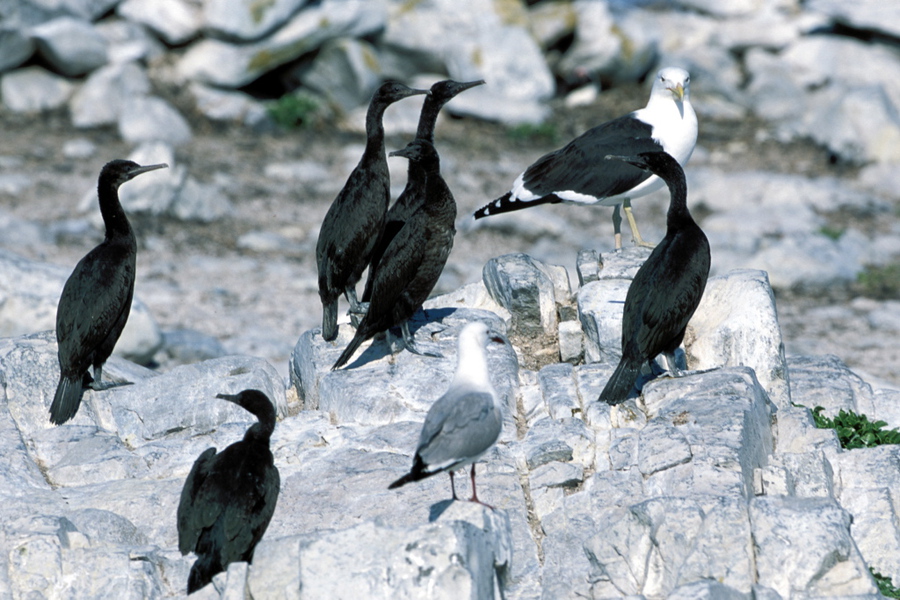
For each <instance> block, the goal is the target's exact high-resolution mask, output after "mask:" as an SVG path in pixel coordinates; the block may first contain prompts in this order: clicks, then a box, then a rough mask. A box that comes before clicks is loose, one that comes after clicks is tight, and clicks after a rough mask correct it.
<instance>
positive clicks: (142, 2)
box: [116, 0, 201, 46]
mask: <svg viewBox="0 0 900 600" xmlns="http://www.w3.org/2000/svg"><path fill="white" fill-rule="evenodd" d="M116 13H117V14H118V15H119V16H120V17H122V18H123V19H127V20H129V21H133V22H137V23H142V24H143V25H146V26H147V27H149V28H150V29H152V30H153V31H155V32H156V33H157V34H158V35H159V36H160V37H161V38H162V39H163V40H165V42H166V43H167V44H170V45H173V46H177V45H181V44H184V43H186V42H188V41H189V40H191V39H192V38H194V37H196V36H197V34H198V33H199V32H200V27H201V15H200V8H199V7H198V6H197V3H195V2H191V1H190V0H125V1H124V2H121V3H120V4H119V5H118V6H116Z"/></svg>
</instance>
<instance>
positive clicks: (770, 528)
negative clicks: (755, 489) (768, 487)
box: [750, 496, 877, 598]
mask: <svg viewBox="0 0 900 600" xmlns="http://www.w3.org/2000/svg"><path fill="white" fill-rule="evenodd" d="M750 524H751V527H752V535H753V543H754V545H755V547H756V548H757V551H756V571H757V574H758V578H759V579H758V582H759V583H760V584H762V585H765V586H768V587H771V588H772V589H774V590H775V591H777V592H778V593H779V594H781V595H782V597H785V598H789V597H794V596H795V595H796V594H798V593H804V594H811V595H828V596H834V595H841V596H852V595H855V594H860V595H863V594H871V595H873V596H874V594H875V593H876V592H877V588H876V587H875V582H874V580H873V579H872V576H871V575H870V574H869V571H868V569H867V568H866V564H865V562H864V561H863V558H862V556H860V553H859V550H858V549H857V545H856V544H855V543H854V540H853V538H852V537H851V536H850V515H849V514H848V513H847V512H846V511H844V510H843V509H842V508H841V507H840V506H839V505H838V504H837V502H835V501H834V500H833V499H831V498H796V497H791V496H760V497H757V498H754V499H752V500H751V501H750Z"/></svg>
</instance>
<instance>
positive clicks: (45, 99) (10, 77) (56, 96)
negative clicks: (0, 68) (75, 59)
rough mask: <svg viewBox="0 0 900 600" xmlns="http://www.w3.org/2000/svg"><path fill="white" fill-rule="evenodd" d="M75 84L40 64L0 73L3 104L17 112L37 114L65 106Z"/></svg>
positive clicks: (0, 91)
mask: <svg viewBox="0 0 900 600" xmlns="http://www.w3.org/2000/svg"><path fill="white" fill-rule="evenodd" d="M72 89H73V86H72V84H71V83H70V82H69V81H68V80H66V79H64V78H62V77H59V76H58V75H54V74H53V73H50V72H49V71H46V70H44V69H42V68H41V67H25V68H23V69H17V70H15V71H9V72H7V73H4V74H3V75H2V76H0V96H2V97H3V105H4V106H5V107H6V108H7V109H8V110H10V111H12V112H15V113H26V114H35V113H40V112H43V111H45V110H54V109H57V108H60V107H61V106H63V105H65V103H66V101H68V99H69V96H71V95H72Z"/></svg>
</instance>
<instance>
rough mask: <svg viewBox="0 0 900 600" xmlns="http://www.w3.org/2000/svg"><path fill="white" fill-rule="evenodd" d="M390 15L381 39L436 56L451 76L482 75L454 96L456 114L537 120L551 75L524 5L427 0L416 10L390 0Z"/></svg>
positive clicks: (543, 108) (540, 117) (543, 112)
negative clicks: (474, 84)
mask: <svg viewBox="0 0 900 600" xmlns="http://www.w3.org/2000/svg"><path fill="white" fill-rule="evenodd" d="M390 7H391V11H390V20H389V22H388V25H387V29H386V30H385V32H384V34H383V37H382V41H383V42H384V44H385V45H387V46H389V47H393V48H396V49H398V51H402V52H407V53H409V52H411V53H413V54H417V53H418V54H429V55H434V56H437V57H439V58H440V60H441V61H442V62H443V63H444V64H445V65H446V70H447V72H448V73H449V75H450V77H451V78H452V79H455V80H457V81H472V80H475V79H484V80H485V81H489V82H490V85H486V86H479V87H477V88H475V89H472V90H469V91H468V92H466V93H465V94H461V95H460V96H459V97H458V98H457V99H455V100H454V102H453V105H452V111H453V112H454V113H455V114H463V115H471V116H477V117H479V118H483V119H490V120H499V121H501V122H503V123H507V124H518V123H523V122H530V123H537V122H541V121H542V120H543V119H544V118H545V117H546V115H547V107H546V106H544V105H543V102H544V101H545V100H547V99H548V98H550V97H551V96H552V95H553V93H554V88H555V85H554V81H553V76H552V74H551V72H550V69H549V68H548V66H547V63H546V61H545V60H544V58H543V56H542V55H541V52H540V48H539V46H538V44H537V43H536V41H535V40H534V38H533V37H532V36H531V35H530V34H529V32H528V31H527V29H526V27H525V25H526V24H527V15H526V14H525V11H524V7H523V6H519V5H516V4H504V3H502V2H500V1H498V0H473V1H472V2H469V3H468V5H467V10H465V11H460V10H459V4H458V3H457V2H453V1H452V0H429V1H428V2H422V3H419V4H418V5H417V7H416V10H413V11H410V10H407V8H406V5H405V4H404V3H403V2H399V1H397V0H392V1H391V2H390Z"/></svg>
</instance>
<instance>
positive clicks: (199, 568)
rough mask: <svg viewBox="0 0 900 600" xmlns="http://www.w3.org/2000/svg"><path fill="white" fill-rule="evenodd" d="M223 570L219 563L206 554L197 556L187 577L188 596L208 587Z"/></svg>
mask: <svg viewBox="0 0 900 600" xmlns="http://www.w3.org/2000/svg"><path fill="white" fill-rule="evenodd" d="M224 570H225V569H224V568H223V567H222V565H221V564H219V561H218V560H214V559H213V557H212V556H210V555H208V554H201V555H200V556H198V557H197V560H196V561H195V562H194V566H192V567H191V572H190V574H189V575H188V585H187V593H188V595H190V594H193V593H194V592H196V591H197V590H199V589H202V588H204V587H206V586H207V585H209V584H210V583H211V582H212V580H213V577H215V576H216V575H217V574H218V573H221V572H222V571H224Z"/></svg>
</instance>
